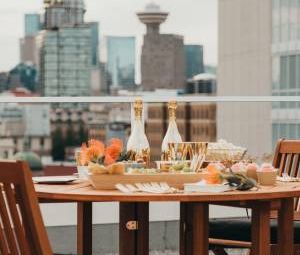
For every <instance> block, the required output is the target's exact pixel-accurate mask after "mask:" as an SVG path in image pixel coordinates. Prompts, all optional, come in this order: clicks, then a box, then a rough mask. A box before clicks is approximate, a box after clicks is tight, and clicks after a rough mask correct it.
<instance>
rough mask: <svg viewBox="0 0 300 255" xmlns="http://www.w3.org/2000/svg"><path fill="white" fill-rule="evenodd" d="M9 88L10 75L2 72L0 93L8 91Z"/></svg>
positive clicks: (0, 73) (0, 75) (0, 74)
mask: <svg viewBox="0 0 300 255" xmlns="http://www.w3.org/2000/svg"><path fill="white" fill-rule="evenodd" d="M7 87H8V73H6V72H0V92H2V91H4V90H7Z"/></svg>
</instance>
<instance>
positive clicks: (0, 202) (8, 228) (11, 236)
mask: <svg viewBox="0 0 300 255" xmlns="http://www.w3.org/2000/svg"><path fill="white" fill-rule="evenodd" d="M0 217H1V219H2V223H3V228H4V232H5V233H6V237H7V238H6V240H7V243H8V249H9V250H10V252H11V253H12V254H19V249H18V245H17V240H16V236H15V233H14V230H13V225H12V222H11V217H10V210H9V208H8V205H7V199H6V196H5V191H4V190H3V191H2V192H1V194H0Z"/></svg>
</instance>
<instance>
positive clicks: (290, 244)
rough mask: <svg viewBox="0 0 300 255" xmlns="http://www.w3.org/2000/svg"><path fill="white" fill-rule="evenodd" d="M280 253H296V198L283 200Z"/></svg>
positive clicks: (279, 218) (279, 215) (279, 233)
mask: <svg viewBox="0 0 300 255" xmlns="http://www.w3.org/2000/svg"><path fill="white" fill-rule="evenodd" d="M277 231H278V232H277V234H278V254H284V255H292V254H294V252H293V250H294V199H293V198H286V199H282V200H281V207H280V210H279V214H278V228H277Z"/></svg>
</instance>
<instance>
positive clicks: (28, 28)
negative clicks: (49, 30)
mask: <svg viewBox="0 0 300 255" xmlns="http://www.w3.org/2000/svg"><path fill="white" fill-rule="evenodd" d="M24 24H25V29H24V30H25V37H26V36H34V35H36V34H37V33H38V32H39V31H40V30H41V28H42V26H41V16H40V14H38V13H28V14H25V23H24Z"/></svg>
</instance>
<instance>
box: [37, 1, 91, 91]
mask: <svg viewBox="0 0 300 255" xmlns="http://www.w3.org/2000/svg"><path fill="white" fill-rule="evenodd" d="M45 4H46V14H45V17H46V19H45V22H46V30H44V31H42V32H40V34H39V36H38V39H37V41H38V47H39V52H40V63H39V70H40V84H41V92H42V95H44V96H89V95H91V71H92V38H91V35H92V33H91V27H90V26H89V24H86V23H84V21H83V14H84V12H85V9H84V4H83V1H80V0H73V1H71V0H64V1H54V0H53V1H45Z"/></svg>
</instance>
